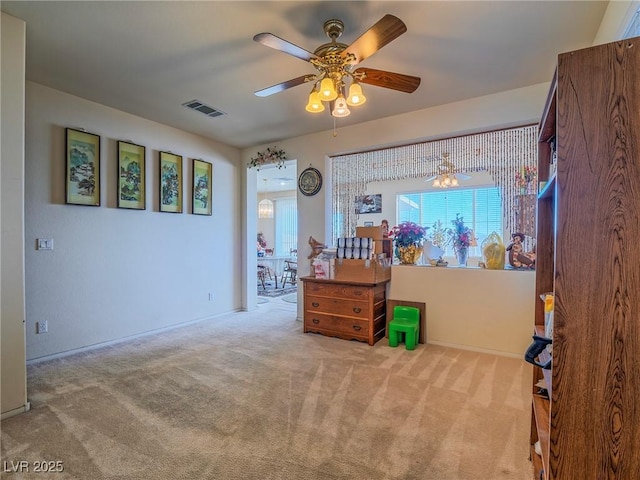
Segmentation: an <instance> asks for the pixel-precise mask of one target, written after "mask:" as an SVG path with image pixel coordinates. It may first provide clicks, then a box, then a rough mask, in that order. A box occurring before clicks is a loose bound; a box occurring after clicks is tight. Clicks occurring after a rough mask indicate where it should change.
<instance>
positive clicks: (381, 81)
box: [353, 68, 421, 93]
mask: <svg viewBox="0 0 640 480" xmlns="http://www.w3.org/2000/svg"><path fill="white" fill-rule="evenodd" d="M353 73H354V74H358V73H364V74H365V75H364V78H363V79H362V80H360V81H361V82H362V83H368V84H369V85H375V86H376V87H384V88H391V89H393V90H398V91H400V92H405V93H413V92H415V91H416V89H417V88H418V86H419V85H420V81H421V80H420V77H413V76H411V75H403V74H402V73H394V72H387V71H384V70H375V69H373V68H358V69H357V70H356V71H354V72H353Z"/></svg>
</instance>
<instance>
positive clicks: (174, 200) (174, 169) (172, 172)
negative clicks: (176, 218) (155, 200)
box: [159, 152, 182, 213]
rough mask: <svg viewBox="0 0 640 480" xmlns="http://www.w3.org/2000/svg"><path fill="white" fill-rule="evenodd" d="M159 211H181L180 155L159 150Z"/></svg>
mask: <svg viewBox="0 0 640 480" xmlns="http://www.w3.org/2000/svg"><path fill="white" fill-rule="evenodd" d="M159 170H160V211H161V212H171V213H182V157H181V156H180V155H175V154H173V153H171V152H160V168H159Z"/></svg>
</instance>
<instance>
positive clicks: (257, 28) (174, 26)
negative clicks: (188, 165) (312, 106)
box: [1, 1, 607, 148]
mask: <svg viewBox="0 0 640 480" xmlns="http://www.w3.org/2000/svg"><path fill="white" fill-rule="evenodd" d="M606 5H607V2H598V1H585V2H579V1H567V2H558V1H464V2H453V1H436V2H426V1H410V2H402V1H363V2H351V1H341V2H318V1H298V2H269V1H258V2H248V1H230V2H219V1H201V2H190V1H164V2H150V1H140V2H127V1H125V2H116V1H110V2H94V1H84V2H83V1H80V2H78V1H73V2H60V1H51V2H30V1H18V2H12V1H2V3H1V9H2V11H4V12H6V13H9V14H11V15H13V16H15V17H18V18H22V19H24V20H25V21H26V22H27V79H28V80H31V81H34V82H37V83H40V84H43V85H47V86H49V87H52V88H55V89H58V90H61V91H64V92H68V93H71V94H73V95H77V96H79V97H83V98H86V99H89V100H92V101H95V102H98V103H101V104H103V105H107V106H110V107H113V108H116V109H118V110H122V111H125V112H129V113H132V114H135V115H138V116H141V117H145V118H148V119H151V120H154V121H157V122H161V123H164V124H167V125H171V126H174V127H177V128H180V129H183V130H186V131H190V132H194V133H197V134H200V135H203V136H205V137H209V138H211V139H213V140H217V141H220V142H223V143H225V144H228V145H232V146H236V147H239V148H243V147H249V146H254V145H260V144H265V143H271V142H274V141H277V140H281V139H284V138H290V137H295V136H299V135H303V134H308V133H313V132H319V131H325V130H330V129H331V128H332V126H333V123H332V119H331V117H330V115H329V114H328V113H327V112H328V109H327V110H326V111H325V112H324V113H322V114H318V115H312V114H309V113H307V112H306V111H305V109H304V107H305V104H306V100H307V96H308V94H309V88H308V86H305V85H301V86H297V87H294V88H291V89H289V90H286V91H284V92H280V93H277V94H275V95H272V96H270V97H266V98H260V97H256V96H255V95H254V94H253V92H254V91H256V90H259V89H262V88H265V87H268V86H271V85H274V84H277V83H279V82H282V81H285V80H289V79H291V78H294V77H298V76H300V75H304V74H306V73H314V71H315V70H314V69H313V67H312V66H311V65H310V64H308V63H306V62H304V61H302V60H300V59H298V58H295V57H292V56H290V55H287V54H284V53H282V52H278V51H276V50H273V49H271V48H268V47H265V46H263V45H260V44H258V43H256V42H254V41H253V40H252V39H253V36H254V35H255V34H256V33H260V32H271V33H273V34H275V35H277V36H279V37H282V38H284V39H286V40H288V41H290V42H292V43H294V44H296V45H298V46H300V47H302V48H304V49H306V50H309V51H313V50H314V49H315V48H316V47H317V46H318V45H320V44H322V43H325V42H327V41H328V39H327V37H326V36H325V35H324V33H323V31H322V24H323V23H324V21H325V20H328V19H331V18H339V19H341V20H343V21H344V23H345V33H344V35H343V36H342V37H341V38H340V41H342V42H343V43H346V44H350V43H351V42H353V41H354V40H355V39H356V38H357V37H358V36H359V35H360V34H362V33H363V32H364V31H366V30H367V29H368V28H369V27H370V26H372V25H373V24H374V23H375V22H377V21H378V20H379V19H380V18H381V17H382V16H383V15H384V14H386V13H391V14H394V15H396V16H398V17H399V18H401V19H402V20H403V21H404V22H405V23H406V25H407V29H408V31H407V32H406V33H405V34H404V35H401V36H400V37H398V38H397V39H395V40H394V41H393V42H391V43H390V44H388V45H387V46H385V47H384V48H382V49H381V50H380V51H378V52H377V53H376V54H375V55H373V56H371V57H370V58H367V59H366V60H365V61H363V62H362V64H361V66H366V67H370V68H377V69H381V70H389V71H392V72H397V73H404V74H408V75H414V76H419V77H421V78H422V84H421V85H420V87H419V88H418V89H417V90H416V92H414V93H413V94H406V93H401V92H397V91H393V90H388V89H384V88H380V87H374V86H368V85H365V86H364V90H365V94H366V95H367V98H368V101H367V103H366V104H365V105H363V106H361V107H358V108H357V109H353V113H352V114H351V116H349V117H347V118H346V119H339V120H338V124H339V125H340V126H345V125H350V124H355V123H361V122H365V121H369V120H374V119H376V118H381V117H385V116H390V115H394V114H400V113H404V112H408V111H412V110H417V109H422V108H427V107H430V106H434V105H440V104H445V103H449V102H454V101H457V100H461V99H465V98H471V97H477V96H481V95H487V94H491V93H495V92H499V91H503V90H509V89H514V88H518V87H523V86H527V85H533V84H537V83H542V82H548V81H549V80H550V78H551V76H552V74H553V69H554V65H555V61H556V56H557V54H558V53H561V52H565V51H569V50H574V49H577V48H582V47H587V46H590V45H591V44H592V42H593V39H594V37H595V35H596V33H597V30H598V26H599V24H600V22H601V20H602V16H603V14H604V12H605V9H606ZM193 99H198V100H200V101H202V102H204V103H207V104H209V105H211V106H213V107H215V108H217V109H219V110H221V111H223V112H226V115H224V116H221V117H217V118H208V117H206V116H205V115H202V114H201V113H197V112H194V111H191V110H188V109H186V108H185V107H183V106H182V104H183V103H184V102H187V101H190V100H193Z"/></svg>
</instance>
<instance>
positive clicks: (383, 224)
mask: <svg viewBox="0 0 640 480" xmlns="http://www.w3.org/2000/svg"><path fill="white" fill-rule="evenodd" d="M380 226H381V227H382V238H389V220H386V219H385V220H382V221H381V222H380Z"/></svg>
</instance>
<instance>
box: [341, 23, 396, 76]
mask: <svg viewBox="0 0 640 480" xmlns="http://www.w3.org/2000/svg"><path fill="white" fill-rule="evenodd" d="M406 31H407V26H406V25H405V24H404V22H403V21H402V20H400V19H399V18H398V17H395V16H393V15H389V14H387V15H385V16H384V17H382V18H381V19H380V20H378V22H377V23H376V24H375V25H373V26H372V27H371V28H370V29H369V30H367V31H366V32H364V33H363V34H362V35H360V36H359V37H358V38H357V39H356V40H355V41H354V42H353V43H352V44H351V45H349V46H348V47H347V48H345V49H344V50H343V51H342V53H340V56H341V57H342V58H346V56H347V55H349V54H350V53H351V54H353V55H354V56H355V57H356V60H355V62H353V65H356V64H358V63H360V62H361V61H363V60H364V59H365V58H368V57H370V56H371V55H373V54H374V53H376V52H377V51H378V50H380V49H381V48H382V47H384V46H385V45H386V44H387V43H389V42H391V41H392V40H395V39H396V38H398V37H399V36H400V35H402V34H403V33H404V32H406Z"/></svg>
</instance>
